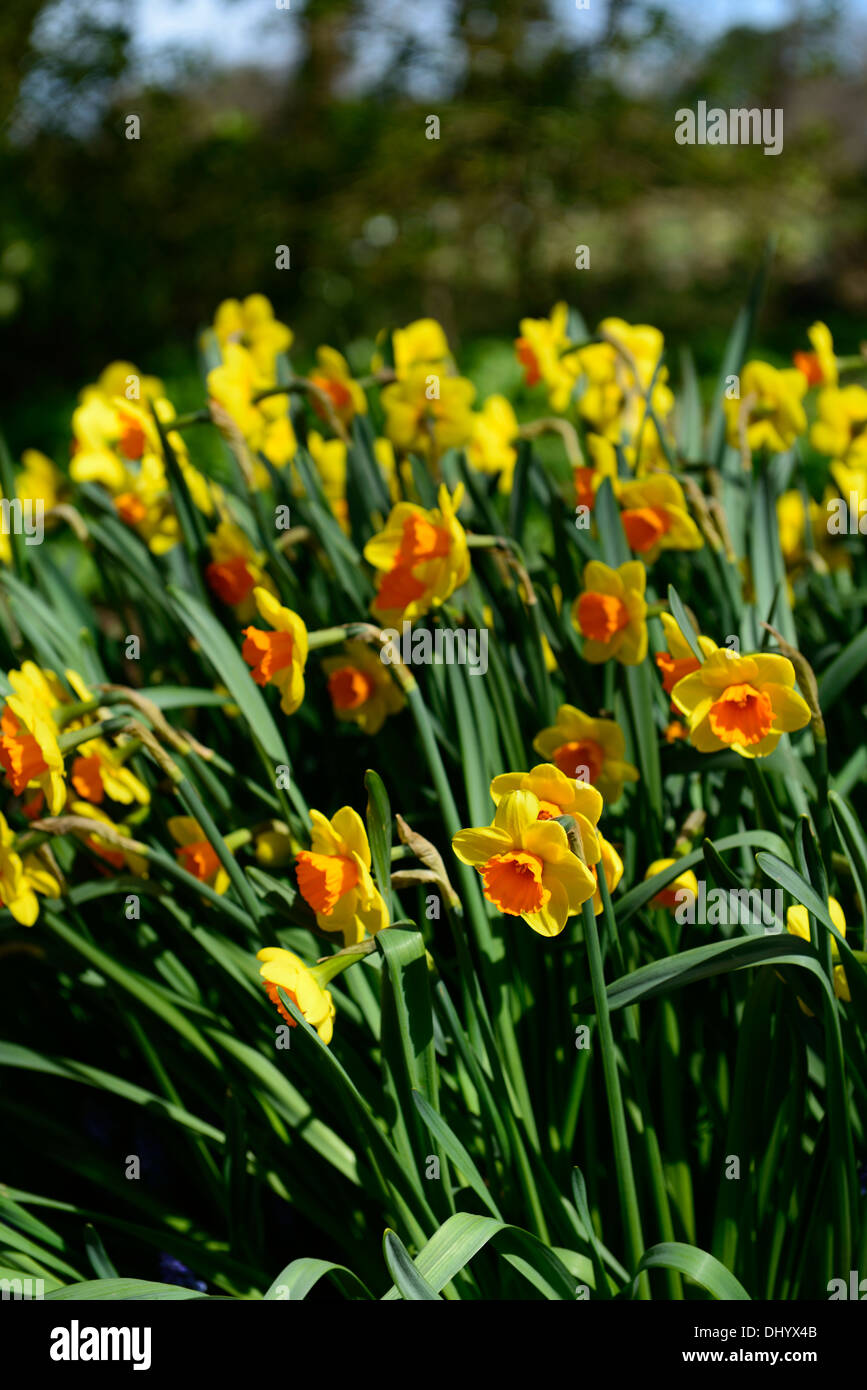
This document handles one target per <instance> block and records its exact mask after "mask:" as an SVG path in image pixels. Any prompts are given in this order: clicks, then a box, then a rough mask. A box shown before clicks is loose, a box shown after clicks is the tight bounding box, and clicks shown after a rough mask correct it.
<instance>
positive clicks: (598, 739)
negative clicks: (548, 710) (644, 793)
mask: <svg viewBox="0 0 867 1390" xmlns="http://www.w3.org/2000/svg"><path fill="white" fill-rule="evenodd" d="M533 747H534V748H535V750H536V752H537V753H541V755H542V757H543V758H546V759H548V760H549V761H550V762H552V763H554V765H555V766H556V767H558V768H559V769H560V771H561V772H563V773H565V775H566V776H567V777H569V778H578V777H580V778H581V779H582V780H583V781H587V782H589V784H590V786H592V787H595V788H596V790H597V791H598V792H599V793H600V794H601V796H602V798H603V800H604V801H605V803H606V805H608V806H613V805H614V803H615V802H616V801H618V800H619V799H620V795H621V793H622V791H623V784H624V782H637V781H638V769H637V768H635V767H633V765H632V763H628V762H626V760H625V757H624V754H625V752H626V740H625V738H624V736H623V730H622V729H621V728H620V725H619V724H617V723H615V721H614V720H613V719H594V718H593V717H592V716H591V715H589V714H585V713H584V712H583V710H580V709H577V708H576V707H575V705H561V706H560V708H559V709H558V711H557V722H556V724H553V725H551V726H550V727H549V728H547V729H543V730H542V732H541V733H540V734H537V735H536V737H535V738H534V739H533Z"/></svg>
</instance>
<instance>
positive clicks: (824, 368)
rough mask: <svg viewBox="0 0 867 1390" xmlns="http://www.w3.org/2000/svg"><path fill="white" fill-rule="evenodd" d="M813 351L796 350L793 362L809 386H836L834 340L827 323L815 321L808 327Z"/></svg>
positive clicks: (808, 335)
mask: <svg viewBox="0 0 867 1390" xmlns="http://www.w3.org/2000/svg"><path fill="white" fill-rule="evenodd" d="M807 337H808V338H809V340H810V346H811V347H812V349H813V351H812V352H796V353H795V354H794V356H793V359H792V360H793V362H794V364H795V366H796V367H797V368H798V370H799V371H800V372H803V374H804V376H805V377H806V379H807V385H808V386H836V385H837V380H838V373H837V358H836V357H835V356H834V340H833V338H832V337H831V330H830V329H829V328H828V326H827V324H824V323H814V324H813V326H812V327H811V328H808V329H807Z"/></svg>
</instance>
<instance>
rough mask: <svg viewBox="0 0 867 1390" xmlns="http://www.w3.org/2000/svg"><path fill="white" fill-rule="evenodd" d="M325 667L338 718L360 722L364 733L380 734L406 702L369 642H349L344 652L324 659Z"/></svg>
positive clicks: (323, 667) (355, 722) (323, 665)
mask: <svg viewBox="0 0 867 1390" xmlns="http://www.w3.org/2000/svg"><path fill="white" fill-rule="evenodd" d="M322 670H323V671H324V673H325V675H326V676H327V678H328V694H329V695H330V696H331V704H332V707H333V709H334V713H335V714H336V716H337V718H338V719H343V720H348V721H349V722H351V723H353V724H357V725H358V727H359V728H360V729H361V730H362V732H363V733H365V734H377V733H379V730H380V729H381V728H382V726H383V724H384V723H385V721H386V719H387V717H388V716H389V715H390V714H397V713H398V711H399V710H402V709H403V707H404V704H405V703H406V702H405V700H404V696H403V693H402V692H401V690H400V689H399V688H398V686H397V685H395V683H394V681H393V680H392V678H391V676H390V675H389V673H388V671H387V669H386V668H385V666H383V664H382V661H381V660H380V658H379V655H378V654H377V653H375V652H373V651H371V649H370V647H369V646H368V645H367V643H366V642H347V643H346V645H345V647H344V649H343V654H342V655H340V656H330V657H327V658H326V659H325V660H324V661H323V663H322Z"/></svg>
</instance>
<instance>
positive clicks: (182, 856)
mask: <svg viewBox="0 0 867 1390" xmlns="http://www.w3.org/2000/svg"><path fill="white" fill-rule="evenodd" d="M166 824H167V826H168V828H169V834H170V835H171V837H172V839H173V840H174V841H175V843H176V844H177V845H179V846H180V848H179V849H176V850H175V858H176V859H177V861H178V863H179V864H180V865H181V867H182V868H184V869H186V871H187V873H188V874H192V875H193V878H197V879H198V880H199V881H200V883H206V884H207V885H208V887H209V888H213V890H214V892H215V893H225V891H226V889H227V888H228V886H229V883H230V882H231V880H230V878H229V875H228V873H227V871H226V870H225V869H224V868H223V865H222V864H221V863H220V860H219V857H218V855H217V851H216V850H215V849H214V846H213V845H212V844H211V842H210V840H209V839H208V837H207V835H206V834H205V832H204V830H203V829H202V827H201V826H200V825H199V822H198V821H197V820H196V819H195V818H194V817H193V816H169V818H168V820H167V821H166Z"/></svg>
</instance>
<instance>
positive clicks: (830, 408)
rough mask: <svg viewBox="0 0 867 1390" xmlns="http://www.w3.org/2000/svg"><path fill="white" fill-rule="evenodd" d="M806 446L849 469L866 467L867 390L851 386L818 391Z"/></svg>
mask: <svg viewBox="0 0 867 1390" xmlns="http://www.w3.org/2000/svg"><path fill="white" fill-rule="evenodd" d="M810 443H811V444H812V446H813V448H814V449H816V450H817V451H818V452H819V453H820V454H828V455H829V456H830V457H831V458H833V459H838V460H839V461H840V462H841V463H844V464H846V465H847V466H848V467H850V468H859V469H865V468H867V390H865V389H864V387H863V386H855V385H852V386H844V387H842V388H840V389H838V388H836V387H828V388H827V389H826V390H824V391H820V392H819V399H818V401H817V402H816V421H815V423H814V424H813V427H812V429H811V430H810Z"/></svg>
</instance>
